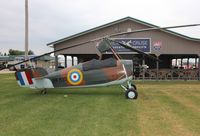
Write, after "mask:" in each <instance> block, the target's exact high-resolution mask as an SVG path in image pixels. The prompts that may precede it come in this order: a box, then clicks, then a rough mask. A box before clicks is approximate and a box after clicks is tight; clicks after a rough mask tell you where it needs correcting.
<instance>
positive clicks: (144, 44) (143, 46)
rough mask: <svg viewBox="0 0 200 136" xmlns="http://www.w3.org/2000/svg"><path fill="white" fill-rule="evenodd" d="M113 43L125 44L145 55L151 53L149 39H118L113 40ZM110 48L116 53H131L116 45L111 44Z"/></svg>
mask: <svg viewBox="0 0 200 136" xmlns="http://www.w3.org/2000/svg"><path fill="white" fill-rule="evenodd" d="M114 40H115V41H118V42H121V43H126V44H128V45H131V46H132V47H133V48H135V49H138V50H140V51H143V52H145V53H150V52H151V39H150V38H124V39H123V38H120V39H114ZM112 47H113V48H114V50H115V51H117V52H128V53H131V52H133V51H131V50H129V49H126V48H124V47H122V46H120V45H119V44H117V43H113V44H112Z"/></svg>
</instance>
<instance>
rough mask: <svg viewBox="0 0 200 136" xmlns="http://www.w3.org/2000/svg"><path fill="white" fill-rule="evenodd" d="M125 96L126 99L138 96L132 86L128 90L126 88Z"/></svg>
mask: <svg viewBox="0 0 200 136" xmlns="http://www.w3.org/2000/svg"><path fill="white" fill-rule="evenodd" d="M125 97H126V98H127V99H137V97H138V93H137V91H136V90H134V89H133V88H130V89H128V90H126V92H125Z"/></svg>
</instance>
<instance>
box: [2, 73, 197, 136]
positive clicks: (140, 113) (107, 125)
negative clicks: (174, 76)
mask: <svg viewBox="0 0 200 136" xmlns="http://www.w3.org/2000/svg"><path fill="white" fill-rule="evenodd" d="M136 85H137V88H138V92H139V98H138V99H137V100H136V101H132V100H127V99H125V97H124V93H123V92H122V89H121V88H120V87H119V86H114V87H107V88H90V89H86V88H85V89H69V90H65V89H55V90H49V91H48V94H47V95H40V93H39V92H36V91H34V90H31V89H28V88H20V87H19V86H18V85H17V83H16V81H15V78H14V76H13V74H1V75H0V136H64V135H66V136H74V135H76V136H109V135H110V136H159V135H162V136H180V135H181V136H198V135H200V82H198V81H160V82H153V81H146V82H142V81H137V82H136ZM66 94H67V96H68V97H64V95H66Z"/></svg>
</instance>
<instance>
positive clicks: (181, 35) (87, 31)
mask: <svg viewBox="0 0 200 136" xmlns="http://www.w3.org/2000/svg"><path fill="white" fill-rule="evenodd" d="M128 20H130V21H133V22H137V23H139V24H143V25H146V26H148V27H159V26H156V25H153V24H150V23H147V22H144V21H141V20H138V19H135V18H132V17H125V18H122V19H119V20H116V21H113V22H110V23H107V24H104V25H101V26H98V27H95V28H92V29H89V30H86V31H83V32H80V33H77V34H74V35H71V36H69V37H65V38H62V39H59V40H57V41H54V42H50V43H48V44H47V46H49V45H54V44H58V43H61V42H64V41H67V40H70V39H73V38H76V37H79V36H82V35H85V34H88V33H91V32H94V31H97V30H99V29H103V28H106V27H109V26H112V25H114V24H118V23H121V22H124V21H128ZM160 31H163V32H166V33H169V34H172V35H175V36H178V37H181V38H184V39H187V40H191V41H197V42H200V39H198V38H192V37H189V36H186V35H183V34H180V33H177V32H174V31H171V30H160Z"/></svg>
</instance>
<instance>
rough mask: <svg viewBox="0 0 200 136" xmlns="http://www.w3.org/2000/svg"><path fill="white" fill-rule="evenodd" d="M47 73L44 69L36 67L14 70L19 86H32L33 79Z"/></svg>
mask: <svg viewBox="0 0 200 136" xmlns="http://www.w3.org/2000/svg"><path fill="white" fill-rule="evenodd" d="M47 74H48V73H47V71H46V70H45V69H43V68H40V67H38V68H31V69H24V70H18V71H16V72H15V77H16V80H17V82H18V84H19V85H20V86H21V87H34V79H35V78H36V79H37V78H41V77H43V76H45V75H47Z"/></svg>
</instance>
